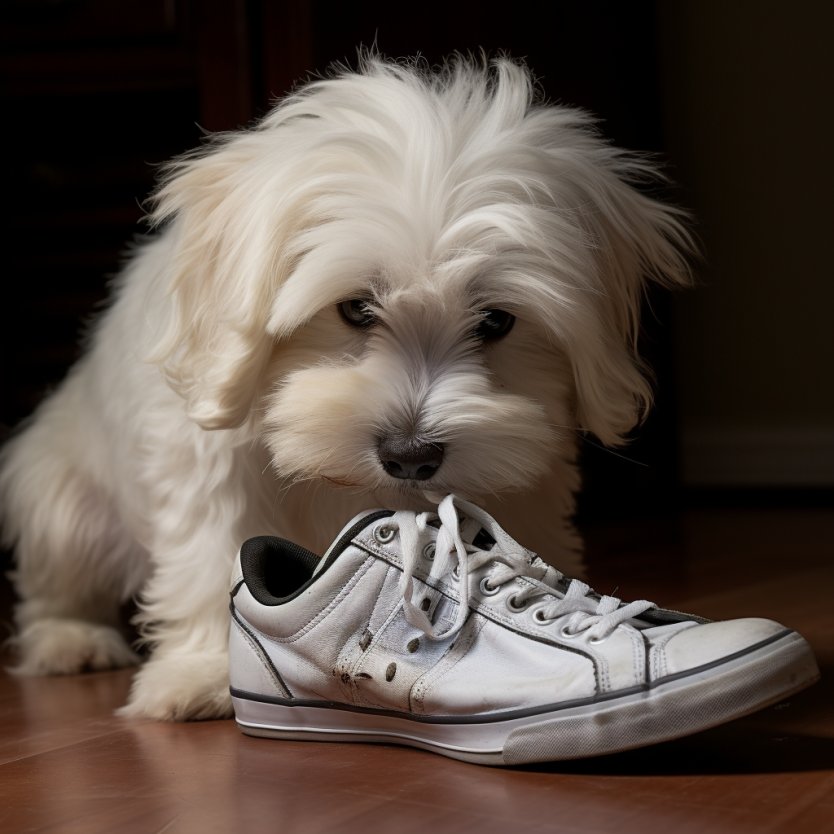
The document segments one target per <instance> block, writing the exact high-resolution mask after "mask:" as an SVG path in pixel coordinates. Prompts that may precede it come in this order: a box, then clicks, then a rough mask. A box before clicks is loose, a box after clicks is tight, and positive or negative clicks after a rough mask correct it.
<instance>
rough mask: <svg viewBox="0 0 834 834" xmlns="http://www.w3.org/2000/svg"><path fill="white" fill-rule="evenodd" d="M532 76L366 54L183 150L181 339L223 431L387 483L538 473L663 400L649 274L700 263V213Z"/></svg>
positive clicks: (178, 188)
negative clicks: (646, 300)
mask: <svg viewBox="0 0 834 834" xmlns="http://www.w3.org/2000/svg"><path fill="white" fill-rule="evenodd" d="M653 176H654V172H653V170H652V168H651V167H650V166H649V165H648V164H647V163H646V162H645V161H644V160H642V159H640V158H638V157H636V156H633V155H629V154H626V153H624V152H621V151H618V150H616V149H614V148H612V147H611V146H610V145H608V144H607V143H605V142H604V141H603V140H602V139H601V138H600V137H599V136H598V134H597V133H596V131H595V129H594V127H593V123H592V120H591V119H590V118H589V117H588V116H587V115H586V114H584V113H582V112H580V111H577V110H573V109H568V108H564V107H558V106H547V105H544V104H538V103H536V102H535V96H534V94H533V85H532V83H531V79H530V76H529V74H528V72H527V71H526V70H525V69H524V68H523V67H521V66H519V65H517V64H514V63H512V62H510V61H507V60H500V61H497V62H495V63H494V64H493V65H492V66H491V67H489V68H486V67H482V66H477V65H475V64H474V63H471V62H467V61H465V60H458V61H456V62H454V63H453V64H451V65H450V66H448V67H447V68H446V69H445V70H443V71H441V72H439V73H428V72H421V71H419V70H418V69H417V68H415V67H407V66H402V65H394V64H390V63H386V62H384V61H382V60H380V59H377V58H373V57H370V58H366V59H365V60H364V62H363V67H362V69H361V71H360V72H358V73H350V72H344V73H341V74H339V75H338V76H336V77H333V78H329V79H326V80H321V81H317V82H315V83H312V84H310V85H308V86H306V87H305V88H302V89H301V90H300V91H299V92H298V93H297V94H295V95H293V96H291V97H290V98H288V99H287V100H285V101H284V102H282V103H281V104H280V105H279V106H278V107H277V108H276V109H275V110H273V111H272V112H271V113H270V114H269V115H268V116H267V117H266V118H265V119H264V120H263V121H262V122H261V123H260V124H259V125H258V126H257V127H256V128H255V129H253V130H251V131H246V132H241V133H235V134H230V135H226V136H221V137H219V138H217V139H216V140H215V141H214V142H213V143H212V144H210V145H209V146H208V148H207V149H204V150H202V151H201V152H199V153H197V154H194V155H192V156H190V157H187V158H185V159H183V160H180V161H179V162H178V163H177V164H175V165H174V166H173V167H172V169H171V171H170V172H169V175H168V177H167V178H166V180H165V182H164V183H163V185H162V187H161V189H160V191H159V193H158V195H157V197H158V206H157V211H156V218H157V220H162V219H166V220H167V219H170V220H171V224H170V228H169V230H168V233H169V234H170V235H172V236H174V238H175V243H174V250H173V251H174V252H175V255H174V258H173V261H172V263H171V264H170V274H171V291H172V296H173V299H174V303H175V315H174V316H173V317H172V320H171V326H170V328H169V331H168V333H167V334H166V337H165V339H164V340H163V343H162V344H161V346H160V351H159V358H160V362H161V364H162V367H163V369H164V372H165V373H166V375H167V378H168V380H169V382H170V384H171V385H172V386H173V387H174V388H175V389H176V390H177V391H178V392H179V393H180V394H181V395H182V396H183V397H184V399H185V402H186V403H187V408H188V412H189V414H190V415H191V417H192V418H193V419H194V420H195V421H197V422H198V423H199V424H200V425H202V426H203V427H205V428H208V429H223V428H229V427H233V426H237V425H240V424H241V423H244V422H247V421H249V423H250V424H251V425H252V426H253V427H254V428H255V429H256V430H257V431H258V432H259V433H260V434H261V435H262V436H263V437H264V439H265V441H266V443H267V444H268V446H269V448H270V450H271V453H272V455H273V460H274V464H275V468H276V470H277V472H278V474H279V475H280V476H282V477H287V478H290V479H325V480H327V481H330V482H332V483H336V484H343V485H347V486H353V487H359V488H362V489H368V490H380V489H389V490H394V491H400V492H402V491H403V490H405V491H406V492H416V491H421V490H427V491H431V492H438V493H439V492H447V491H456V492H460V493H463V494H467V495H470V496H481V495H484V494H485V493H488V492H500V491H503V490H508V489H517V488H523V487H525V486H529V485H530V484H532V483H533V482H534V481H535V479H536V477H537V476H538V475H540V474H541V473H542V472H543V471H544V470H545V469H546V468H547V467H548V466H549V464H550V460H551V458H552V456H554V455H560V454H561V455H562V456H565V457H570V455H571V449H572V448H573V435H574V432H575V430H576V429H577V428H581V429H587V430H590V431H592V432H593V433H594V434H596V436H597V437H599V438H600V440H602V441H603V442H604V443H606V444H612V445H613V444H617V443H618V442H620V441H621V440H622V438H623V436H624V435H625V434H626V433H627V432H628V431H629V430H630V429H631V428H632V427H633V426H634V425H635V423H636V422H637V421H638V420H639V418H640V416H641V414H642V413H643V412H644V411H645V409H646V408H647V406H648V404H649V401H650V399H651V394H650V388H649V386H648V384H647V382H646V380H645V378H644V375H643V369H642V366H641V362H640V359H639V357H638V355H637V352H636V341H637V332H638V327H639V313H640V305H641V299H642V295H643V292H644V288H645V284H646V282H647V281H648V280H654V281H660V282H664V283H669V284H672V283H676V282H682V281H685V280H686V278H687V274H688V273H687V267H686V263H685V257H684V256H685V253H686V251H687V249H688V246H689V238H688V235H687V233H686V231H685V230H684V228H683V226H682V225H681V223H680V213H679V212H677V211H676V210H674V209H671V208H668V207H665V206H663V205H661V204H660V203H658V202H656V201H655V200H653V199H651V198H649V197H648V196H645V195H644V194H642V193H641V192H640V191H638V190H637V189H636V188H635V185H636V184H638V183H639V181H641V180H645V179H647V178H651V177H653Z"/></svg>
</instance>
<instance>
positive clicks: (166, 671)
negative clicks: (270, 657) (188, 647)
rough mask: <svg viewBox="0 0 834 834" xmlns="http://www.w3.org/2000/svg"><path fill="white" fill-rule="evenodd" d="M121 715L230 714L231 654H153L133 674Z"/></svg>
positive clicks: (193, 717)
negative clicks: (155, 655)
mask: <svg viewBox="0 0 834 834" xmlns="http://www.w3.org/2000/svg"><path fill="white" fill-rule="evenodd" d="M119 715H122V716H125V717H127V718H154V719H156V720H159V721H198V720H202V719H210V718H229V717H231V715H232V698H231V695H230V694H229V660H228V655H226V654H225V653H223V654H186V655H181V654H180V655H178V654H171V655H167V656H166V657H162V658H153V657H152V658H151V660H150V661H148V663H147V664H146V665H145V666H143V667H142V668H141V669H140V670H139V672H138V673H137V675H136V677H135V678H134V680H133V686H132V688H131V691H130V698H129V699H128V702H127V705H126V706H124V707H122V708H121V709H120V710H119Z"/></svg>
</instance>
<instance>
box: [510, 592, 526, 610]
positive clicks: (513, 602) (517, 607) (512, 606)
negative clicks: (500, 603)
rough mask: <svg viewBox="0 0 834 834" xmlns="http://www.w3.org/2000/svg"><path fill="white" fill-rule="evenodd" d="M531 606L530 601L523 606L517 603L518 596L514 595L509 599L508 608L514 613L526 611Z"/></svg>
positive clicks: (523, 603)
mask: <svg viewBox="0 0 834 834" xmlns="http://www.w3.org/2000/svg"><path fill="white" fill-rule="evenodd" d="M528 605H530V600H524V602H522V603H521V604H519V603H518V602H516V596H515V594H513V595H512V596H511V597H507V608H509V609H510V611H512V612H514V613H516V614H517V613H518V612H519V611H524V610H525V609H526V608H527V606H528Z"/></svg>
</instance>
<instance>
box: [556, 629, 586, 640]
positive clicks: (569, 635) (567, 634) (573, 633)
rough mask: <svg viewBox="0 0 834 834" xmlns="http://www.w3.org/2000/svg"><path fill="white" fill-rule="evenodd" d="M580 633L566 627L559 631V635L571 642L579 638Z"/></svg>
mask: <svg viewBox="0 0 834 834" xmlns="http://www.w3.org/2000/svg"><path fill="white" fill-rule="evenodd" d="M581 633H582V632H580V631H571V630H570V629H569V628H568V627H567V626H562V627H561V628H560V629H559V635H560V636H561V637H565V638H567V639H568V640H573V639H574V638H576V637H579V635H580V634H581Z"/></svg>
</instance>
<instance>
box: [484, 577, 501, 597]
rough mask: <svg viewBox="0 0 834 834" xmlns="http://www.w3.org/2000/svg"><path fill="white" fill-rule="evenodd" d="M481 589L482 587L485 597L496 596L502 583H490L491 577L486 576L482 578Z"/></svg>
mask: <svg viewBox="0 0 834 834" xmlns="http://www.w3.org/2000/svg"><path fill="white" fill-rule="evenodd" d="M480 589H481V593H482V594H483V595H484V596H485V597H491V596H495V594H497V593H498V592H499V591H500V590H501V586H500V585H490V584H489V577H488V576H485V577H484V578H483V579H482V580H481V584H480Z"/></svg>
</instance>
